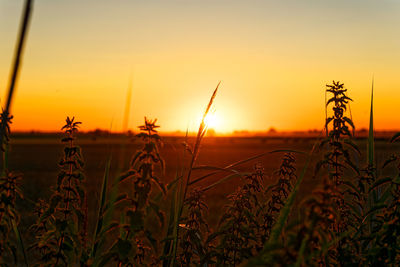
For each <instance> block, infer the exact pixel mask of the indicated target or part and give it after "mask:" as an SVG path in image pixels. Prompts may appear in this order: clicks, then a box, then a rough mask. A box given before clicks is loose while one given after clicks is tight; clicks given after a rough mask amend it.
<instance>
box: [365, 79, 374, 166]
mask: <svg viewBox="0 0 400 267" xmlns="http://www.w3.org/2000/svg"><path fill="white" fill-rule="evenodd" d="M373 104H374V79H373V78H372V89H371V109H370V112H369V131H368V145H367V150H368V165H369V166H374V163H375V162H374V161H375V159H374V154H375V144H374V106H373Z"/></svg>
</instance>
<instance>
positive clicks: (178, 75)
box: [0, 0, 400, 132]
mask: <svg viewBox="0 0 400 267" xmlns="http://www.w3.org/2000/svg"><path fill="white" fill-rule="evenodd" d="M22 4H23V1H20V0H18V1H16V0H3V1H1V2H0V38H1V39H0V40H1V42H0V88H1V95H2V96H3V95H4V92H5V88H6V86H7V84H8V77H9V71H10V65H11V59H12V55H13V50H14V45H15V39H16V34H17V31H18V25H19V19H20V14H21V10H22ZM398 25H400V2H399V1H394V0H387V1H372V0H371V1H361V0H360V1H358V0H357V1H356V0H353V1H344V0H343V1H317V0H304V1H266V0H265V1H261V0H259V1H257V0H247V1H244V0H243V1H239V0H212V1H211V0H202V1H200V0H174V1H169V0H152V1H128V0H118V1H101V0H97V1H94V0H87V1H78V0H70V1H61V0H60V1H54V0H52V1H51V0H36V1H35V6H34V13H33V18H32V23H31V27H30V31H29V35H28V40H27V46H26V50H25V54H24V62H23V68H22V72H21V75H20V81H19V83H18V88H17V93H16V95H15V99H14V100H15V101H14V102H13V107H12V113H13V114H14V116H15V119H14V122H13V129H14V130H31V129H34V130H45V131H52V130H58V129H59V128H60V127H61V126H62V124H63V122H64V118H65V117H66V116H67V115H68V116H75V117H77V119H78V120H80V121H82V122H83V125H82V128H83V129H84V130H90V129H94V128H103V129H110V128H111V129H112V130H114V131H120V130H121V128H122V118H123V113H124V109H125V102H126V100H125V99H126V94H127V87H128V84H129V79H130V73H132V77H133V91H132V103H131V105H132V106H131V114H130V121H129V127H130V128H135V127H136V126H138V125H140V124H141V123H142V121H143V117H144V116H147V117H149V118H158V121H159V124H160V125H161V127H162V128H161V129H162V130H164V131H175V130H181V131H185V130H186V128H189V130H195V129H196V127H197V125H196V124H197V122H198V119H199V117H200V114H201V113H202V111H203V110H204V108H205V106H206V104H207V102H208V99H209V97H210V96H211V93H212V91H213V90H214V88H215V86H216V85H217V83H218V82H219V81H221V86H220V91H219V92H218V95H217V98H216V101H215V111H214V112H215V116H216V117H217V118H218V124H217V125H216V126H215V129H216V131H217V132H231V131H234V130H250V131H264V130H268V129H269V128H270V127H275V128H277V129H281V130H307V129H314V128H316V129H321V128H322V126H323V120H324V89H325V86H324V85H325V84H326V83H330V82H331V80H333V79H335V80H340V81H342V82H344V83H345V85H346V87H347V88H349V95H350V97H352V98H353V99H354V103H352V105H351V108H352V113H353V118H354V121H355V123H356V126H357V127H358V128H361V127H367V125H368V115H369V97H370V89H371V79H372V75H374V77H375V115H374V116H375V126H376V128H377V129H398V128H400V116H398V114H399V111H400V105H399V103H400V80H399V79H398V75H399V71H400V64H399V62H400V35H399V32H398ZM3 99H4V98H2V103H3V102H4V101H3Z"/></svg>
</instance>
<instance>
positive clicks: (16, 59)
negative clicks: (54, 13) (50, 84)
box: [0, 0, 33, 144]
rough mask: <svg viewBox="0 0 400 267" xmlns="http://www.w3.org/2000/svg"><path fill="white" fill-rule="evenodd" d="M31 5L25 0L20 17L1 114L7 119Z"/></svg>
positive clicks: (1, 131) (2, 128)
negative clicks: (5, 97) (4, 104)
mask: <svg viewBox="0 0 400 267" xmlns="http://www.w3.org/2000/svg"><path fill="white" fill-rule="evenodd" d="M32 5H33V0H26V2H25V7H24V12H23V17H22V22H21V26H20V27H21V28H20V32H19V36H18V41H17V47H16V51H15V55H14V61H13V66H12V70H11V75H10V82H9V86H8V92H7V100H6V106H5V107H4V109H3V114H4V115H5V118H8V116H9V114H10V110H11V103H12V97H13V94H14V91H15V85H16V83H17V79H18V74H19V70H20V65H21V61H22V53H23V50H24V44H25V39H26V33H27V30H28V26H29V21H30V17H31V13H32ZM6 124H7V120H3V121H2V124H1V125H0V144H3V142H4V138H5V136H4V135H5V131H6V128H7V125H6Z"/></svg>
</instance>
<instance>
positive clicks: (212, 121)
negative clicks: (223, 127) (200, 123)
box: [204, 113, 219, 128]
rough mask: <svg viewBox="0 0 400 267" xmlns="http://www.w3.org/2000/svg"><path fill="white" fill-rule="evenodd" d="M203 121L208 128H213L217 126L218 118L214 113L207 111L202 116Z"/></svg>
mask: <svg viewBox="0 0 400 267" xmlns="http://www.w3.org/2000/svg"><path fill="white" fill-rule="evenodd" d="M204 122H205V124H206V125H207V127H208V128H215V127H216V126H218V122H219V120H218V117H217V116H216V115H215V113H208V114H207V116H206V117H205V118H204Z"/></svg>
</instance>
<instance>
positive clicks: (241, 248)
mask: <svg viewBox="0 0 400 267" xmlns="http://www.w3.org/2000/svg"><path fill="white" fill-rule="evenodd" d="M262 178H263V172H262V168H261V166H259V165H256V168H255V170H254V172H253V174H251V175H248V176H246V177H245V181H246V182H245V184H244V185H243V186H242V187H239V188H238V189H237V191H236V192H234V193H233V194H231V195H230V196H229V197H228V199H229V200H230V203H229V204H228V206H227V207H226V210H225V213H224V214H223V215H222V218H221V221H220V228H219V230H218V236H219V239H220V242H219V245H218V246H217V247H216V248H217V250H218V251H219V253H218V256H217V264H218V265H222V266H236V265H238V264H239V263H241V262H242V261H243V260H245V259H249V258H251V257H252V256H253V255H254V253H255V250H256V245H257V230H258V226H259V224H258V222H257V218H256V211H257V208H258V207H260V205H261V199H260V192H261V190H262V184H263V180H262Z"/></svg>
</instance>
